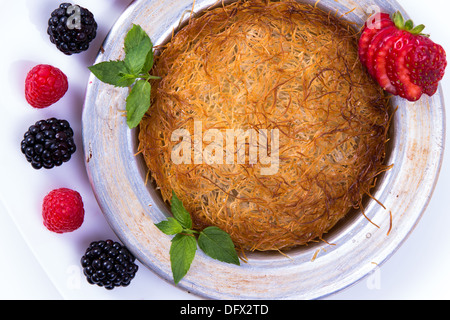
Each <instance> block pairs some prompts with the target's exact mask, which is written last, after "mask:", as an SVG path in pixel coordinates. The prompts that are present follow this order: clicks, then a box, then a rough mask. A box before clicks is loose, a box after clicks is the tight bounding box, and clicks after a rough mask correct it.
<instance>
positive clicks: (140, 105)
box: [89, 24, 159, 129]
mask: <svg viewBox="0 0 450 320" xmlns="http://www.w3.org/2000/svg"><path fill="white" fill-rule="evenodd" d="M124 50H125V58H124V60H116V61H105V62H100V63H98V64H96V65H93V66H91V67H89V70H90V71H91V72H92V73H93V74H94V75H95V76H96V77H97V78H98V79H99V80H100V81H102V82H105V83H107V84H110V85H113V86H115V87H121V88H124V87H131V91H130V93H129V95H128V97H127V99H126V111H127V124H128V127H129V128H130V129H132V128H135V127H137V126H138V124H139V122H141V120H142V117H143V116H144V115H145V113H146V112H147V110H148V108H149V107H150V94H151V89H152V88H151V85H150V82H149V80H150V79H158V78H159V77H155V76H152V75H150V74H149V72H150V70H151V69H152V67H153V62H154V56H153V44H152V41H151V40H150V37H149V36H148V35H147V33H145V31H144V30H143V29H142V28H141V27H140V26H139V25H135V24H133V27H132V28H131V29H130V31H128V33H127V35H126V37H125V41H124Z"/></svg>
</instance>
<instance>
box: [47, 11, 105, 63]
mask: <svg viewBox="0 0 450 320" xmlns="http://www.w3.org/2000/svg"><path fill="white" fill-rule="evenodd" d="M47 33H48V34H49V36H50V41H51V42H52V43H54V44H56V46H57V47H58V49H59V50H60V51H62V52H63V53H65V54H66V55H71V54H74V53H80V52H83V51H86V50H87V49H88V48H89V44H90V42H91V41H92V40H94V38H95V37H96V35H97V22H96V21H95V19H94V15H93V14H92V12H90V11H89V10H88V9H86V8H83V7H80V6H78V5H73V6H72V4H70V3H62V4H61V5H60V6H59V8H58V9H56V10H54V11H53V12H52V15H51V17H50V19H49V20H48V29H47Z"/></svg>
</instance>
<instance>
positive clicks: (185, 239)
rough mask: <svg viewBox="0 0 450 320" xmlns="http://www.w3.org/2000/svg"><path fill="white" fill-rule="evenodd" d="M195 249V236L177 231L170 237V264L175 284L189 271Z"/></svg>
mask: <svg viewBox="0 0 450 320" xmlns="http://www.w3.org/2000/svg"><path fill="white" fill-rule="evenodd" d="M196 251H197V241H196V240H195V237H193V236H190V235H185V234H181V233H179V234H177V235H176V236H175V237H174V238H173V239H172V245H171V246H170V264H171V267H172V275H173V281H174V282H175V284H178V282H180V280H181V279H183V277H184V276H185V275H186V273H187V272H188V271H189V268H190V267H191V263H192V261H193V260H194V257H195V252H196Z"/></svg>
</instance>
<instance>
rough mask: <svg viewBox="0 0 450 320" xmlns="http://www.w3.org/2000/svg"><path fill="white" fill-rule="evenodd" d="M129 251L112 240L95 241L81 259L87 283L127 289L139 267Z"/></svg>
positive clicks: (108, 287)
mask: <svg viewBox="0 0 450 320" xmlns="http://www.w3.org/2000/svg"><path fill="white" fill-rule="evenodd" d="M134 261H135V257H134V256H133V255H132V254H131V253H130V251H128V249H127V248H126V247H125V246H123V245H121V244H120V243H118V242H114V241H112V240H106V241H103V240H101V241H94V242H92V243H91V244H90V245H89V247H88V248H87V249H86V253H85V254H84V256H83V257H81V266H82V267H83V273H84V275H85V276H86V279H87V281H88V282H89V283H90V284H96V285H98V286H100V287H105V288H106V289H108V290H111V289H114V288H115V287H120V286H122V287H126V286H128V285H129V284H130V282H131V280H132V279H133V278H134V276H135V274H136V272H137V270H138V266H137V265H136V264H135V263H134Z"/></svg>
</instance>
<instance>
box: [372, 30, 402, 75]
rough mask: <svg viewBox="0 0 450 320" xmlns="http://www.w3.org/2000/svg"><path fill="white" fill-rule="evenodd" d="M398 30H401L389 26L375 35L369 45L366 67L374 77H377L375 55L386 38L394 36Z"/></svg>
mask: <svg viewBox="0 0 450 320" xmlns="http://www.w3.org/2000/svg"><path fill="white" fill-rule="evenodd" d="M398 31H399V30H398V29H397V27H395V26H392V27H387V28H384V29H382V30H380V31H378V33H377V34H376V35H375V36H374V37H373V39H372V41H371V43H370V45H369V49H368V51H367V62H366V67H367V69H368V70H369V73H370V74H371V75H372V76H373V77H375V55H376V54H377V53H378V51H379V50H380V47H381V46H382V45H383V42H384V41H385V39H387V38H390V37H392V36H393V35H395V34H396V33H397V32H398Z"/></svg>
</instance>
